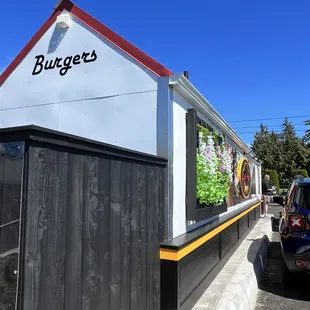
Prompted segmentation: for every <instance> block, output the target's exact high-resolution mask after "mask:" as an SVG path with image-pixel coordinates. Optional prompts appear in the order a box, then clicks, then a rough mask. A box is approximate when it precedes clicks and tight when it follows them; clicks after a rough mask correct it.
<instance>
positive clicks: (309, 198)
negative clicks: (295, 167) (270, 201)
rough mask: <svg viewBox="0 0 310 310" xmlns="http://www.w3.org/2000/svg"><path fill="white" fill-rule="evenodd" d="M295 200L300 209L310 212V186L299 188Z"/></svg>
mask: <svg viewBox="0 0 310 310" xmlns="http://www.w3.org/2000/svg"><path fill="white" fill-rule="evenodd" d="M294 200H295V202H296V203H297V204H298V206H299V207H300V208H303V209H305V210H310V186H305V185H302V186H299V187H298V188H297V190H296V195H295V199H294Z"/></svg>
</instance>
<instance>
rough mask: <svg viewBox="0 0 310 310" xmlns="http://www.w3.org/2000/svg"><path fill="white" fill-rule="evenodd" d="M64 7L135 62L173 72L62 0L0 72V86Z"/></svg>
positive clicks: (163, 73) (160, 73) (157, 70)
mask: <svg viewBox="0 0 310 310" xmlns="http://www.w3.org/2000/svg"><path fill="white" fill-rule="evenodd" d="M64 9H65V10H67V11H68V12H70V13H71V14H73V15H74V16H75V17H76V18H78V19H79V20H81V21H82V22H83V23H85V24H86V25H87V26H88V27H90V28H91V29H93V30H94V31H95V32H97V33H98V34H100V35H101V36H103V37H104V38H105V39H106V40H108V41H109V42H111V43H112V44H113V45H115V46H116V47H118V48H119V49H121V50H122V51H123V52H125V53H126V54H127V55H129V56H130V57H132V58H133V59H135V60H136V61H137V62H139V63H140V64H142V65H143V66H144V67H146V68H147V69H148V70H150V71H152V72H153V73H154V74H156V75H157V76H170V75H172V74H173V73H172V72H171V71H170V70H169V69H167V68H165V67H164V66H162V65H161V64H160V63H158V62H157V61H156V60H154V59H153V58H151V57H150V56H148V55H147V54H145V53H144V52H142V51H141V50H139V49H138V48H137V47H135V46H134V45H133V44H131V43H129V42H128V41H127V40H125V39H124V38H122V37H121V36H119V35H118V34H117V33H115V32H114V31H112V30H111V29H109V28H108V27H106V26H104V25H103V24H101V23H100V22H99V21H98V20H96V19H95V18H93V17H92V16H91V15H89V14H87V13H86V12H84V11H83V10H82V9H80V8H79V7H78V6H76V5H75V4H73V3H72V2H71V1H70V0H63V1H62V2H61V3H60V4H59V6H58V7H57V8H56V9H55V11H54V12H53V14H52V15H51V16H50V17H49V18H48V20H47V21H46V22H45V23H44V24H43V26H42V27H41V28H40V29H39V30H38V31H37V33H36V34H35V35H34V36H33V37H32V38H31V40H30V41H29V42H28V43H27V44H26V46H25V47H24V48H23V49H22V50H21V52H20V53H19V54H18V55H17V56H16V58H15V59H14V60H13V61H12V62H11V64H10V65H9V66H8V67H7V68H6V69H5V70H4V72H3V73H2V74H1V76H0V86H1V85H2V84H3V83H4V82H5V80H6V79H7V78H8V77H9V76H10V74H11V73H12V72H13V71H14V70H15V69H16V68H17V67H18V65H19V64H20V63H21V62H22V61H23V59H24V58H25V57H26V56H27V54H28V53H29V52H30V51H31V49H32V48H33V47H34V46H35V45H36V44H37V43H38V41H39V40H40V39H41V37H42V36H43V35H44V34H45V32H46V31H47V30H48V29H49V28H50V27H51V26H52V25H53V23H54V22H55V20H56V18H57V16H58V15H59V14H60V13H61V12H62V11H63V10H64Z"/></svg>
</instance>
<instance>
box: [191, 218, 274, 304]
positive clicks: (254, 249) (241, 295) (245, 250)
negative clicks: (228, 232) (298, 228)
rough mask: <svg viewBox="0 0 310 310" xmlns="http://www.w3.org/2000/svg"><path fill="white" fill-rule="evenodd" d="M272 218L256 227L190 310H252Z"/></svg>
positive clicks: (265, 256)
mask: <svg viewBox="0 0 310 310" xmlns="http://www.w3.org/2000/svg"><path fill="white" fill-rule="evenodd" d="M272 217H273V216H271V215H268V216H267V217H265V218H262V219H260V220H259V221H258V222H257V223H256V225H255V226H254V227H253V228H252V230H251V231H250V233H249V234H248V236H247V237H246V238H245V240H244V241H243V242H242V243H241V245H240V246H239V248H238V249H237V250H236V252H235V253H234V254H233V255H232V257H231V258H230V259H229V260H228V262H227V263H226V265H225V266H224V267H223V269H222V270H221V271H220V273H219V274H218V276H217V277H216V278H215V279H214V281H213V282H212V284H211V285H210V286H209V288H208V289H207V290H206V291H205V292H204V294H203V296H202V297H201V298H200V299H199V301H198V302H197V304H196V305H195V306H194V307H193V310H202V309H204V310H206V309H214V310H254V308H255V304H256V297H257V293H258V283H259V281H260V280H261V279H262V277H263V272H264V267H265V264H266V261H267V258H268V251H269V248H270V240H271V236H272V228H271V221H272Z"/></svg>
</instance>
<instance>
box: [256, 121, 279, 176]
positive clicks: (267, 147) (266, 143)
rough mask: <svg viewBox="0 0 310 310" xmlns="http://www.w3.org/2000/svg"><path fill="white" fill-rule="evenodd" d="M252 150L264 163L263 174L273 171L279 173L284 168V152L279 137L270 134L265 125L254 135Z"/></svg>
mask: <svg viewBox="0 0 310 310" xmlns="http://www.w3.org/2000/svg"><path fill="white" fill-rule="evenodd" d="M252 150H253V151H254V153H255V154H256V156H257V157H258V159H259V160H260V161H261V163H262V173H263V174H265V173H266V170H268V169H273V170H277V171H279V170H280V169H282V166H283V163H282V161H283V152H282V145H281V141H280V138H279V135H278V134H277V133H275V132H273V131H272V132H269V131H268V128H267V127H266V126H264V125H263V124H261V125H260V130H259V131H258V132H257V133H256V134H255V135H254V140H253V144H252Z"/></svg>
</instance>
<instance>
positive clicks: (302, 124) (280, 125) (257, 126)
mask: <svg viewBox="0 0 310 310" xmlns="http://www.w3.org/2000/svg"><path fill="white" fill-rule="evenodd" d="M292 125H293V126H307V125H305V124H304V123H300V124H292ZM263 126H264V127H282V126H283V124H279V125H265V124H263ZM259 127H260V125H256V126H242V127H233V128H234V129H244V128H259Z"/></svg>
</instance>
